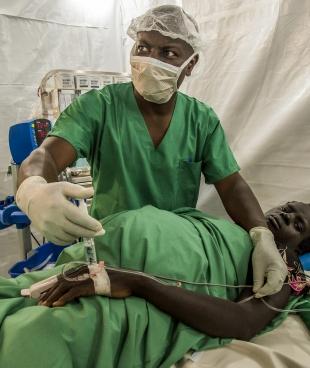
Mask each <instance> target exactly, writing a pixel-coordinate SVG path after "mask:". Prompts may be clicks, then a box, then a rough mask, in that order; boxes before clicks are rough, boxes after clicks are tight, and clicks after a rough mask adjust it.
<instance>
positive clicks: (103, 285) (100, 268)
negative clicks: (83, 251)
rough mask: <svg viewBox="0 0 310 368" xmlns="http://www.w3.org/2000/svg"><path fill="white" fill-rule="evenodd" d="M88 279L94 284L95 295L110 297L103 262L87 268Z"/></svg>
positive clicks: (107, 277) (108, 283) (109, 284)
mask: <svg viewBox="0 0 310 368" xmlns="http://www.w3.org/2000/svg"><path fill="white" fill-rule="evenodd" d="M88 269H89V277H90V278H91V279H92V280H93V282H94V287H95V293H96V294H97V295H106V296H110V295H111V283H110V279H109V276H108V274H107V271H106V270H105V268H104V262H99V263H96V264H92V265H89V266H88Z"/></svg>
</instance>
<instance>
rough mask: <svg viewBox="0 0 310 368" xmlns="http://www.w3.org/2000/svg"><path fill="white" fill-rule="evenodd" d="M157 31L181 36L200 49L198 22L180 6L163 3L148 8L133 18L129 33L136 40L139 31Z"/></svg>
mask: <svg viewBox="0 0 310 368" xmlns="http://www.w3.org/2000/svg"><path fill="white" fill-rule="evenodd" d="M148 31H157V32H159V33H161V34H162V35H163V36H167V37H170V38H174V39H175V38H180V39H181V40H183V41H185V42H186V43H188V44H189V45H190V46H192V48H193V49H194V51H195V52H198V51H200V48H201V39H200V35H199V28H198V24H197V22H196V21H195V19H193V18H192V17H191V16H190V15H189V14H187V13H186V12H185V11H184V10H183V9H182V8H181V7H180V6H176V5H162V6H158V7H156V8H152V9H150V10H148V11H147V12H146V13H145V14H143V15H141V16H140V17H137V18H134V19H132V21H131V23H130V25H129V27H128V30H127V34H128V36H129V37H131V38H132V39H133V40H134V41H136V40H137V33H138V32H148Z"/></svg>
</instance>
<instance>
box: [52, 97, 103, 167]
mask: <svg viewBox="0 0 310 368" xmlns="http://www.w3.org/2000/svg"><path fill="white" fill-rule="evenodd" d="M103 109H104V107H103V103H102V98H101V92H100V91H96V90H92V91H89V92H87V93H85V94H83V95H81V96H79V97H78V98H76V99H75V100H74V101H73V102H72V103H71V104H70V105H69V106H68V107H67V108H66V109H65V110H64V111H63V112H62V113H61V114H60V116H59V118H58V119H57V121H56V123H55V125H54V126H53V128H52V130H51V132H50V133H49V136H54V137H60V138H63V139H65V140H66V141H68V142H69V143H70V144H71V145H72V146H73V147H74V148H75V150H76V152H77V156H78V158H81V157H85V158H87V159H88V160H89V159H90V157H91V154H92V151H93V149H94V146H95V139H96V136H97V134H98V129H99V125H101V129H103V127H102V125H103V118H102V116H103Z"/></svg>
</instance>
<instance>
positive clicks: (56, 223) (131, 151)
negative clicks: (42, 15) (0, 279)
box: [16, 5, 287, 297]
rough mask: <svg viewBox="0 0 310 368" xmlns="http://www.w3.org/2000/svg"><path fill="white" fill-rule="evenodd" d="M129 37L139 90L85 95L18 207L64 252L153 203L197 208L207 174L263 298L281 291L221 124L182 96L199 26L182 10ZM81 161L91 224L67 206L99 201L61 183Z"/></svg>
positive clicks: (277, 265)
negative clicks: (87, 173) (243, 237)
mask: <svg viewBox="0 0 310 368" xmlns="http://www.w3.org/2000/svg"><path fill="white" fill-rule="evenodd" d="M128 34H129V36H130V37H132V38H133V39H134V41H135V44H134V46H133V49H132V51H131V57H130V63H131V73H132V83H124V84H112V85H108V86H106V87H104V88H103V89H101V90H92V91H90V92H88V93H86V94H83V95H82V96H80V97H79V98H77V99H76V100H75V101H74V102H73V103H72V104H71V105H70V106H69V107H68V108H67V109H66V110H65V111H64V112H63V113H62V114H61V115H60V116H59V118H58V120H57V122H56V124H55V126H54V128H53V130H52V132H51V134H50V136H49V137H48V138H47V139H46V140H45V141H44V142H43V144H42V145H41V146H40V147H39V148H38V149H37V150H35V151H33V153H32V154H31V155H30V156H29V157H28V158H27V159H26V160H25V161H24V162H23V164H22V166H21V169H20V172H19V184H20V187H19V189H18V192H17V195H16V198H17V203H18V205H19V207H20V208H21V209H22V210H23V211H24V212H25V213H27V215H28V216H29V217H30V219H31V220H32V224H33V225H34V226H35V227H36V228H37V229H38V230H39V231H40V232H41V233H42V234H44V236H45V237H46V238H47V239H48V240H50V241H52V242H54V243H56V244H61V245H64V244H69V243H71V242H73V241H74V240H75V239H76V238H77V237H80V236H84V237H93V236H94V235H96V234H102V233H103V232H104V231H103V229H102V227H101V224H100V222H99V221H97V220H99V219H101V218H103V217H105V216H107V215H110V214H113V213H117V212H120V211H124V210H128V209H137V208H140V207H143V206H145V205H148V204H151V205H153V206H156V207H158V208H160V209H164V210H167V211H170V210H173V209H176V208H180V207H195V206H196V202H197V197H198V191H199V184H200V176H201V173H202V174H203V175H204V177H205V181H206V182H207V183H212V184H214V185H215V187H216V190H217V192H218V193H219V195H220V197H221V200H222V202H223V204H224V206H225V208H226V210H227V212H228V214H229V215H230V216H231V218H232V219H233V220H234V221H235V222H236V223H237V224H239V225H240V226H242V227H243V228H245V229H246V230H248V231H249V232H250V236H251V238H252V241H253V245H254V252H253V272H254V292H255V293H256V296H257V297H261V296H263V295H267V294H273V293H275V292H277V291H279V290H280V289H281V286H282V284H283V282H284V280H285V277H286V273H287V269H286V267H285V264H284V262H283V260H282V258H281V256H280V254H279V252H278V250H277V248H276V245H275V243H274V239H273V235H272V233H271V232H270V231H269V230H268V228H267V225H266V222H265V218H264V215H263V212H262V210H261V208H260V206H259V204H258V202H257V200H256V198H255V196H254V194H253V193H252V191H251V189H250V188H249V186H248V185H247V183H246V182H245V181H244V179H243V178H242V177H241V176H240V174H239V173H238V171H239V166H238V164H237V163H236V161H235V159H234V156H233V154H232V152H231V150H230V148H229V146H228V144H227V141H226V138H225V134H224V132H223V129H222V127H221V124H220V121H219V119H218V117H217V116H216V114H215V113H214V112H213V110H212V109H211V108H210V107H209V106H208V105H206V104H205V103H202V102H200V101H198V100H196V99H195V98H192V97H189V96H187V95H185V94H183V93H181V92H179V91H178V87H179V86H180V85H181V83H182V82H183V80H184V78H185V76H187V77H189V76H190V75H191V73H192V71H193V69H194V67H195V65H196V63H197V62H198V59H199V50H200V47H201V39H200V35H199V30H198V25H197V23H196V21H195V20H194V19H193V18H192V17H191V16H190V15H188V14H187V13H186V12H185V11H184V10H183V9H182V8H180V7H178V6H172V5H164V6H160V7H157V8H154V9H150V10H149V11H147V12H146V13H145V14H144V15H142V16H140V17H138V18H135V19H133V20H132V22H131V24H130V26H129V29H128ZM78 157H86V158H87V160H88V162H89V163H90V165H91V175H92V178H93V187H94V198H93V202H92V208H91V215H92V217H91V216H88V215H87V214H83V213H82V212H81V211H80V210H79V209H78V208H77V207H76V206H74V205H73V204H72V203H70V202H69V201H68V198H87V197H89V196H91V195H92V192H91V191H90V190H89V189H85V188H83V187H81V186H79V185H75V184H71V183H67V182H57V176H58V174H59V173H60V172H61V171H62V170H64V169H65V168H66V167H67V166H70V165H71V164H72V163H73V162H74V161H75V160H76V159H77V158H78ZM96 219H97V220H96ZM120 231H121V229H120ZM172 231H173V229H172ZM132 246H133V247H134V244H133V245H132ZM265 277H266V278H267V281H266V283H265Z"/></svg>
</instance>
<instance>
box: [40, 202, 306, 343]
mask: <svg viewBox="0 0 310 368" xmlns="http://www.w3.org/2000/svg"><path fill="white" fill-rule="evenodd" d="M266 219H267V224H268V226H269V228H270V230H271V231H272V233H273V234H274V237H275V240H276V243H277V246H278V249H279V251H280V253H281V254H282V256H283V259H284V260H285V262H286V264H287V267H288V270H289V276H288V279H287V282H286V283H285V284H284V286H283V288H282V290H281V291H280V292H278V293H277V294H274V295H272V296H269V297H265V298H262V299H257V298H254V297H251V296H252V288H251V287H248V288H244V289H243V291H242V292H241V294H240V295H239V296H238V298H237V299H236V300H234V301H231V300H225V299H222V298H219V297H215V296H211V295H207V294H203V293H200V292H196V291H191V290H187V289H185V288H183V287H182V286H184V285H183V284H182V282H179V283H177V284H176V283H170V284H169V282H163V281H161V280H159V279H156V278H154V277H149V275H147V274H145V273H141V272H139V273H133V272H128V271H126V270H125V269H119V268H113V267H106V271H107V275H108V279H109V282H110V287H109V288H108V289H107V288H105V289H104V290H103V289H101V292H98V280H97V279H96V277H97V278H98V277H99V276H100V277H102V274H100V275H99V276H96V272H95V273H94V272H90V271H89V268H88V266H87V265H84V266H83V265H82V266H81V265H79V266H78V267H76V268H75V269H71V270H70V271H67V272H66V273H65V274H63V275H59V276H58V280H57V282H56V283H55V284H54V286H53V287H51V288H50V289H49V290H47V292H45V293H43V294H41V296H40V298H39V302H38V303H39V305H41V306H48V307H56V306H63V305H65V304H66V303H69V302H71V301H72V300H74V299H76V298H79V297H85V296H92V295H95V294H105V295H106V296H109V297H111V298H127V297H130V296H135V297H138V298H143V299H145V300H146V301H148V302H149V303H151V304H153V305H154V306H156V307H157V308H158V309H160V310H162V311H163V312H165V313H167V314H169V315H170V316H172V317H173V318H175V319H176V320H179V321H181V322H183V323H184V324H186V325H188V326H190V327H192V328H194V329H196V330H198V331H201V332H203V333H205V334H207V335H209V336H217V337H231V338H238V339H242V340H249V339H251V338H252V337H253V336H254V335H256V334H257V333H258V332H260V331H261V330H262V329H263V328H264V327H265V326H266V325H267V324H268V323H269V322H270V321H271V320H272V319H273V318H274V317H275V315H276V314H277V313H278V312H277V311H276V310H274V309H272V308H271V306H272V307H274V308H275V309H281V308H284V307H285V306H286V305H287V303H288V301H289V298H290V296H291V295H292V294H295V295H299V294H302V293H306V292H307V290H308V286H309V284H307V280H306V276H305V275H304V274H303V272H302V269H301V266H300V263H299V259H298V255H299V254H302V253H305V252H307V251H310V205H309V204H305V203H301V202H288V203H286V204H285V205H284V206H281V207H277V208H274V209H272V210H270V211H268V212H267V213H266ZM235 226H237V225H235ZM141 236H142V235H141ZM171 262H173V260H171ZM99 273H100V271H99ZM89 274H91V275H90V276H91V277H87V276H89ZM85 275H86V276H85ZM249 275H252V271H251V270H249V271H248V280H247V284H248V285H251V284H253V281H252V280H251V279H249V278H250V276H249ZM100 277H99V278H100ZM94 280H95V281H94ZM210 287H211V288H212V286H210ZM102 290H103V291H102Z"/></svg>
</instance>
